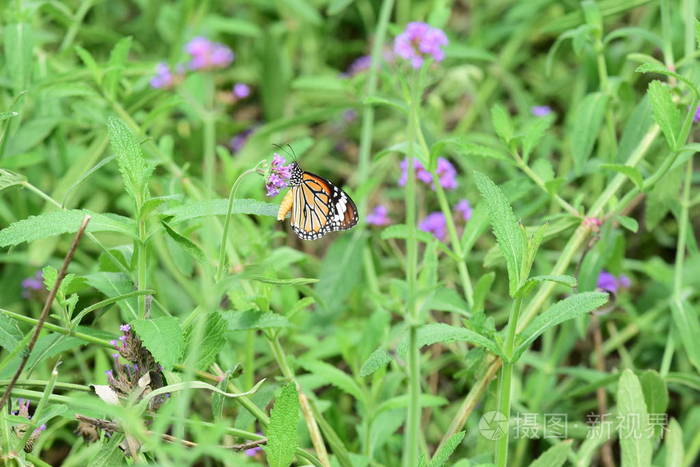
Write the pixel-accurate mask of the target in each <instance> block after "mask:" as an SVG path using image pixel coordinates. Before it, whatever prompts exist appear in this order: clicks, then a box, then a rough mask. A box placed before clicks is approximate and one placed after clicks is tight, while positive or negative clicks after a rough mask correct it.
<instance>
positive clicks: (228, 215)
mask: <svg viewBox="0 0 700 467" xmlns="http://www.w3.org/2000/svg"><path fill="white" fill-rule="evenodd" d="M257 168H258V166H255V167H253V168H252V169H248V170H246V171H245V172H243V173H242V174H240V175H239V176H238V178H237V179H236V181H235V182H233V186H232V187H231V192H230V193H229V195H228V204H227V205H226V218H225V220H224V232H223V234H222V235H221V246H220V247H219V264H218V266H217V268H216V277H215V280H214V281H215V282H219V281H220V280H221V277H222V275H223V272H224V267H225V266H224V265H225V263H226V261H225V257H226V246H227V245H228V229H229V227H230V226H231V214H232V213H233V201H234V200H235V199H236V192H237V191H238V187H239V186H240V184H241V181H242V180H243V178H244V177H245V176H246V175H249V174H251V173H253V172H255V171H256V170H257Z"/></svg>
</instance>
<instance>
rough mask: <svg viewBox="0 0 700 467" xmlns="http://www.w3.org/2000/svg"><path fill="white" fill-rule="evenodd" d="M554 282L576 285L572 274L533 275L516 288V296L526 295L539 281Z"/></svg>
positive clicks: (570, 285)
mask: <svg viewBox="0 0 700 467" xmlns="http://www.w3.org/2000/svg"><path fill="white" fill-rule="evenodd" d="M546 281H549V282H556V283H557V284H562V285H565V286H567V287H571V288H574V287H576V278H575V277H572V276H567V275H562V276H552V275H543V276H534V277H531V278H529V279H528V280H527V281H526V282H525V283H524V284H523V285H522V287H520V288H519V289H518V291H517V292H516V293H515V295H516V296H522V297H524V296H525V295H527V294H528V293H529V292H530V291H531V290H532V289H533V288H534V286H535V285H537V284H538V283H540V282H546Z"/></svg>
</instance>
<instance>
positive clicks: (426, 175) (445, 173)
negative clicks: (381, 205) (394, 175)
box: [399, 157, 457, 190]
mask: <svg viewBox="0 0 700 467" xmlns="http://www.w3.org/2000/svg"><path fill="white" fill-rule="evenodd" d="M400 166H401V178H399V186H404V185H406V181H407V179H408V159H404V160H403V161H401V165H400ZM414 166H415V171H416V178H417V179H418V180H420V181H421V182H423V183H425V184H426V185H428V184H430V185H431V187H432V189H433V190H434V189H435V186H434V185H433V184H432V182H433V174H431V173H430V172H428V171H427V170H426V169H425V167H423V164H421V163H420V162H419V161H418V159H415V161H414ZM435 173H436V174H437V176H438V182H439V183H440V186H442V187H443V188H444V189H446V190H454V189H455V188H457V169H455V167H454V165H452V163H451V162H450V161H449V160H447V159H445V158H444V157H440V158H438V161H437V169H436V170H435Z"/></svg>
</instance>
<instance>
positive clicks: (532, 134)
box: [522, 114, 554, 162]
mask: <svg viewBox="0 0 700 467" xmlns="http://www.w3.org/2000/svg"><path fill="white" fill-rule="evenodd" d="M553 122H554V116H553V115H551V114H550V115H545V116H544V117H540V118H536V119H534V120H533V121H531V122H530V124H528V125H527V126H526V127H525V129H524V130H523V133H524V135H523V140H522V144H523V154H522V157H523V160H525V162H527V161H528V159H529V157H530V154H532V150H533V149H535V147H536V146H537V145H538V144H539V142H540V141H541V140H542V138H543V137H544V134H545V133H546V131H547V130H548V129H549V127H550V126H552V123H553Z"/></svg>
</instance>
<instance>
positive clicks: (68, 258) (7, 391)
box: [0, 216, 91, 411]
mask: <svg viewBox="0 0 700 467" xmlns="http://www.w3.org/2000/svg"><path fill="white" fill-rule="evenodd" d="M90 219H91V217H90V216H85V218H84V219H83V222H82V223H81V224H80V228H79V229H78V231H77V232H76V233H75V237H73V243H71V246H70V248H69V249H68V253H66V257H65V258H63V264H62V265H61V269H60V270H59V271H58V277H56V283H55V284H54V285H53V287H52V288H51V291H50V292H49V296H48V297H46V301H45V302H44V308H43V309H42V310H41V315H40V316H39V320H38V321H37V323H36V327H35V328H34V334H33V335H32V338H31V340H30V341H29V345H28V346H27V349H26V350H25V351H24V352H23V353H22V360H21V361H20V363H19V367H17V371H15V374H14V375H13V376H12V379H11V380H10V384H8V385H7V387H6V388H5V393H4V394H3V395H2V399H0V411H2V408H3V407H5V404H6V403H7V401H8V400H9V398H10V394H12V388H13V387H14V385H15V383H16V382H17V380H18V379H19V377H20V375H21V374H22V371H23V370H24V367H25V365H26V364H27V361H28V360H29V355H31V353H32V350H33V349H34V345H36V341H37V339H38V338H39V334H40V333H41V329H42V328H43V327H44V322H45V321H46V318H47V317H48V316H49V310H50V309H51V305H52V304H53V301H54V299H55V298H56V294H57V293H58V289H59V288H60V287H61V283H62V282H63V278H64V277H66V271H67V270H68V265H69V264H70V262H71V261H72V260H73V255H74V254H75V250H76V249H77V248H78V243H80V239H81V238H82V236H83V234H84V233H85V229H86V228H87V225H88V223H89V222H90Z"/></svg>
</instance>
